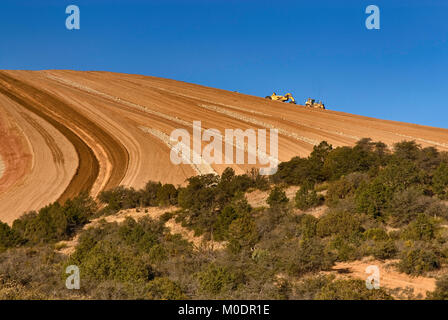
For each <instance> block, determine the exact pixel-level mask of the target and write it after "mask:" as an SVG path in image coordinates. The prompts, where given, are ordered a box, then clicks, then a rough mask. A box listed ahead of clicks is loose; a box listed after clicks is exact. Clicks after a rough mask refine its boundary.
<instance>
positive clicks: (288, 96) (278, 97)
mask: <svg viewBox="0 0 448 320" xmlns="http://www.w3.org/2000/svg"><path fill="white" fill-rule="evenodd" d="M266 99H270V100H274V101H281V102H288V101H289V103H294V104H296V99H294V97H293V96H292V94H290V93H287V94H285V95H284V96H281V95H277V94H276V93H275V92H274V93H273V94H272V95H270V96H266Z"/></svg>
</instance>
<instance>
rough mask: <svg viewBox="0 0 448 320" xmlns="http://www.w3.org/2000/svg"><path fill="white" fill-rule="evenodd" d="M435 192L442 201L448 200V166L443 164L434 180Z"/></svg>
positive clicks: (436, 172)
mask: <svg viewBox="0 0 448 320" xmlns="http://www.w3.org/2000/svg"><path fill="white" fill-rule="evenodd" d="M432 183H433V189H434V192H435V193H436V194H437V195H438V196H439V198H440V199H444V200H448V164H447V163H441V164H440V166H439V167H438V168H437V170H436V171H435V172H434V176H433V178H432Z"/></svg>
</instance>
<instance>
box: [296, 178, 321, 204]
mask: <svg viewBox="0 0 448 320" xmlns="http://www.w3.org/2000/svg"><path fill="white" fill-rule="evenodd" d="M323 202H324V197H323V196H321V195H318V194H317V192H316V191H315V190H314V186H313V185H311V184H304V185H303V186H302V187H301V188H300V189H299V190H298V191H297V193H296V197H295V203H296V207H297V208H299V209H301V210H308V209H310V208H314V207H317V206H319V205H321V204H322V203H323Z"/></svg>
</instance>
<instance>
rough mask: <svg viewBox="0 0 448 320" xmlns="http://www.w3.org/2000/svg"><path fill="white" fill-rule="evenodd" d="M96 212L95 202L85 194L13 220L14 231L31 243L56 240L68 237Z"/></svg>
mask: <svg viewBox="0 0 448 320" xmlns="http://www.w3.org/2000/svg"><path fill="white" fill-rule="evenodd" d="M95 212H96V204H95V202H94V201H93V199H92V198H90V197H89V196H87V194H81V195H80V196H78V197H76V198H74V199H73V200H68V201H67V202H66V203H65V204H64V205H63V206H61V205H60V204H59V203H57V202H56V203H53V204H51V205H48V206H46V207H44V208H42V209H40V210H39V212H38V213H37V212H30V213H28V214H25V215H24V216H22V217H21V218H19V219H17V220H15V221H14V222H13V225H12V229H13V231H14V232H17V234H19V235H20V237H22V238H23V239H26V240H27V241H28V242H30V243H32V244H37V243H48V242H56V241H60V240H64V239H67V238H69V237H70V236H72V235H73V234H74V232H75V231H76V229H78V228H80V227H81V226H83V225H84V224H86V223H87V222H88V221H89V219H90V218H91V217H92V216H93V215H94V214H95Z"/></svg>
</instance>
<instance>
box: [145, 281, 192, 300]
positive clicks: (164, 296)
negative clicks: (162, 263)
mask: <svg viewBox="0 0 448 320" xmlns="http://www.w3.org/2000/svg"><path fill="white" fill-rule="evenodd" d="M145 289H146V290H147V294H148V298H149V299H151V300H185V299H186V298H187V297H186V295H185V294H184V293H183V291H182V289H181V288H180V286H179V285H178V284H177V283H176V282H174V281H172V280H170V279H168V278H163V277H161V278H155V279H154V280H152V281H150V282H149V283H148V284H147V285H146V288H145Z"/></svg>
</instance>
